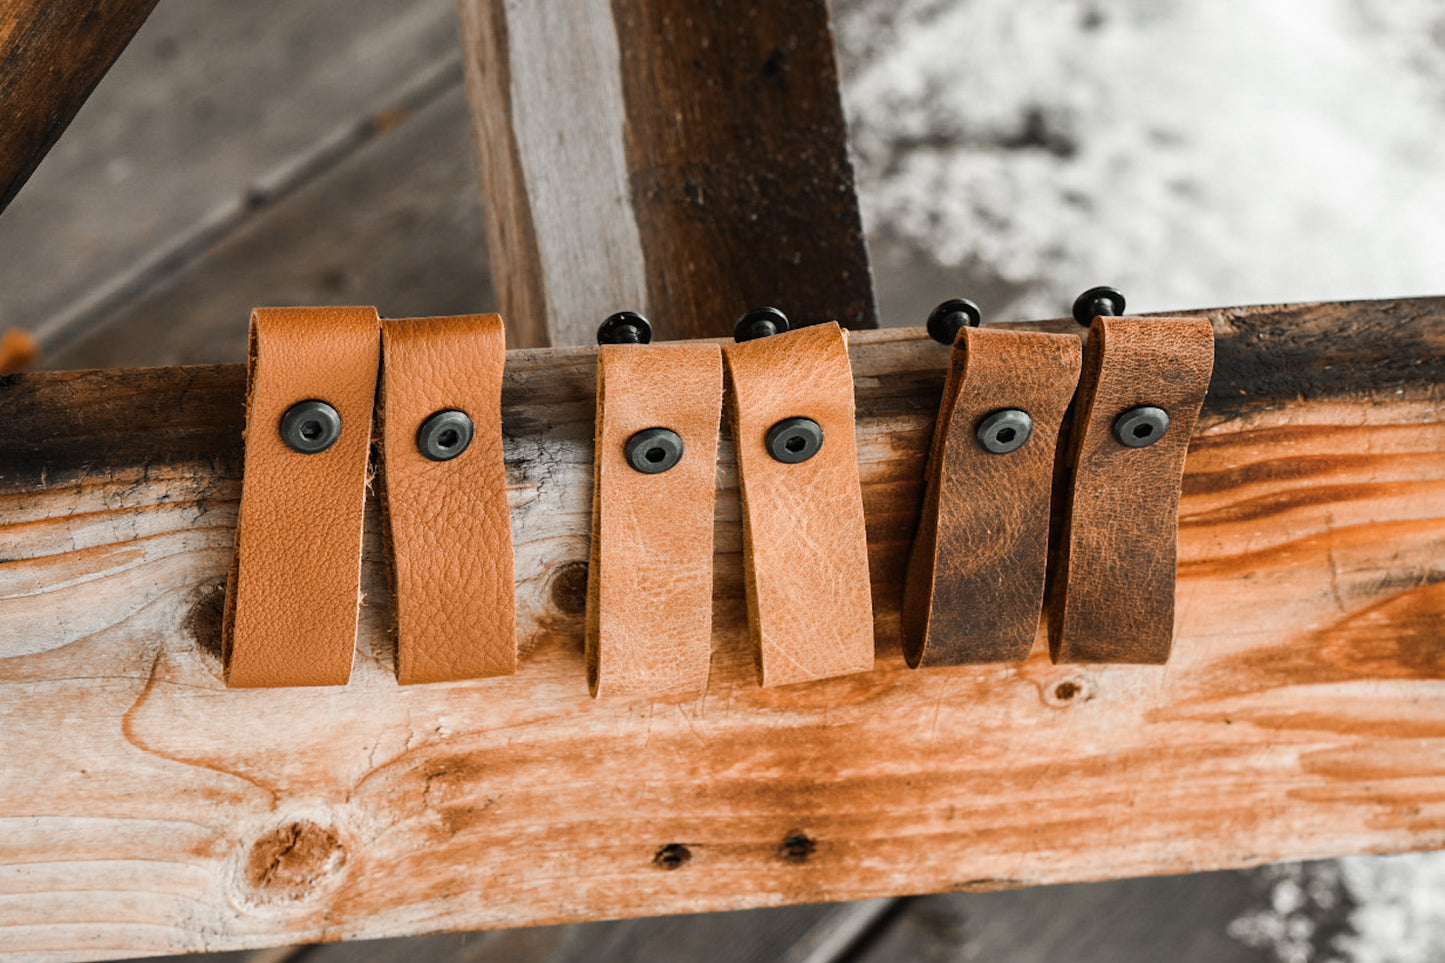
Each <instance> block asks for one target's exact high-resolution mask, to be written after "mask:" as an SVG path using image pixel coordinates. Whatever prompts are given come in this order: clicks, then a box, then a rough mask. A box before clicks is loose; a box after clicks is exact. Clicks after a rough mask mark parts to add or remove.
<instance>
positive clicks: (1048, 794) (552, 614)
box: [0, 299, 1445, 961]
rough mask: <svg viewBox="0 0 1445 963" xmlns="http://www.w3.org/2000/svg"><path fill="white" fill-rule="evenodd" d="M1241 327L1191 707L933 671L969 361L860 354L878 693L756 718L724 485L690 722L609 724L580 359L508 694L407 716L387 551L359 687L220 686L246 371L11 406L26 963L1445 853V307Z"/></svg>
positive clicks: (804, 691)
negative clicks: (1434, 850)
mask: <svg viewBox="0 0 1445 963" xmlns="http://www.w3.org/2000/svg"><path fill="white" fill-rule="evenodd" d="M1209 315H1210V317H1211V318H1212V319H1213V322H1214V324H1215V330H1216V332H1217V334H1218V337H1219V342H1218V345H1219V350H1218V363H1217V366H1216V375H1215V379H1214V383H1213V387H1212V389H1211V392H1210V396H1209V400H1208V402H1207V405H1206V409H1205V414H1204V416H1203V419H1202V422H1201V428H1200V431H1199V433H1198V434H1197V436H1196V439H1195V441H1194V444H1193V446H1192V449H1191V452H1190V457H1189V464H1188V470H1187V473H1186V477H1185V482H1184V499H1183V504H1182V508H1181V513H1182V524H1181V529H1180V552H1179V561H1180V568H1179V575H1180V581H1179V604H1178V632H1177V641H1176V645H1175V651H1174V655H1173V658H1172V659H1171V660H1170V662H1169V664H1168V665H1167V666H1077V665H1052V664H1050V662H1049V660H1048V656H1047V654H1046V646H1045V645H1044V643H1043V640H1042V638H1041V639H1040V641H1039V642H1038V643H1037V644H1036V646H1035V649H1034V653H1033V655H1032V657H1031V658H1030V660H1029V661H1028V662H1027V663H1025V664H1023V665H990V666H960V667H956V668H947V669H930V670H920V671H911V670H909V669H908V668H907V667H906V666H905V664H904V662H903V659H902V657H901V654H900V652H899V646H898V640H897V619H898V615H897V600H898V595H899V592H900V585H899V578H900V575H901V573H902V569H903V562H904V560H905V558H906V553H907V549H908V540H909V538H910V536H911V533H912V529H913V525H914V515H915V512H916V510H917V504H918V497H919V492H920V487H921V479H922V470H923V460H924V457H925V449H926V445H927V441H928V438H929V433H930V428H931V421H932V416H933V412H934V410H935V407H936V405H937V403H938V396H939V392H940V390H941V386H942V379H943V371H944V365H945V357H946V351H945V349H944V348H943V347H941V346H939V345H937V344H934V343H932V342H930V341H928V340H926V339H925V338H923V337H922V335H921V332H919V331H918V330H916V329H914V330H889V331H879V332H864V333H861V334H859V335H857V336H856V337H855V339H854V341H855V343H854V346H853V357H854V363H855V366H856V378H857V387H858V402H859V451H860V465H861V471H862V477H863V481H864V486H865V504H866V508H867V513H868V531H869V543H870V544H869V548H870V559H871V571H872V578H873V589H874V599H875V603H876V606H877V623H876V630H877V653H878V662H877V665H876V667H875V668H874V670H873V671H872V672H868V673H863V674H860V675H857V676H852V677H847V678H841V679H836V680H831V681H824V682H819V683H814V684H806V685H800V686H794V687H785V688H781V689H770V690H762V689H759V688H758V687H757V685H756V682H755V678H754V673H753V669H752V665H751V658H752V656H751V653H750V651H749V647H748V642H747V633H746V625H745V606H744V604H743V600H742V564H741V556H740V548H741V546H740V540H741V539H740V534H739V529H738V506H737V501H736V478H735V475H734V473H733V469H732V465H733V462H732V457H731V451H730V448H729V447H728V446H726V445H725V446H724V447H723V470H722V478H723V481H722V485H721V490H720V492H719V498H718V512H717V540H716V545H717V558H716V566H717V573H718V576H717V580H716V586H715V598H714V612H715V623H716V629H715V637H714V658H713V667H712V678H711V680H710V683H709V686H708V690H707V692H706V694H705V695H703V696H701V697H697V698H680V697H669V698H659V699H648V698H635V699H605V698H604V699H602V700H598V701H593V700H592V699H590V698H589V697H588V695H587V686H586V679H585V671H584V666H583V654H582V628H583V626H582V621H583V619H582V610H583V601H584V597H585V584H586V561H585V560H586V558H587V554H588V535H587V526H588V519H589V517H590V515H589V499H590V482H591V465H590V456H591V452H590V444H591V437H592V418H593V412H592V400H593V385H592V371H593V351H592V350H590V349H585V348H573V349H554V350H542V351H518V352H513V353H512V354H511V356H510V357H509V368H508V374H507V384H506V391H505V397H504V412H503V415H504V421H505V426H506V430H507V457H508V463H509V473H510V478H511V486H512V499H513V526H514V528H513V532H514V537H515V539H516V544H517V562H518V565H517V573H518V612H519V618H520V623H519V633H520V640H521V652H522V659H521V664H520V668H519V671H518V673H517V674H516V675H515V676H513V677H510V678H505V679H493V680H487V681H483V682H477V683H458V684H449V685H433V686H416V687H410V688H401V687H398V686H397V685H396V683H395V681H394V678H393V676H392V672H391V660H392V643H391V641H390V636H389V632H388V628H387V626H388V625H389V623H390V603H389V600H388V598H387V594H386V588H385V578H384V577H383V569H382V557H381V555H380V540H379V538H378V537H377V532H378V525H377V521H378V520H377V518H376V517H375V516H374V515H373V517H372V518H371V521H370V528H369V531H368V541H367V555H366V558H367V564H366V571H365V588H366V605H365V606H364V609H363V615H362V620H361V629H360V639H359V655H358V660H357V667H356V673H355V678H354V681H353V682H352V684H351V685H350V686H348V687H345V688H338V689H313V690H274V691H262V690H251V691H228V690H227V689H226V688H225V687H224V685H223V684H222V681H221V675H220V662H219V642H218V623H219V618H220V603H221V599H222V592H223V590H222V586H223V583H224V580H225V574H226V565H227V560H228V558H229V554H230V546H231V539H232V525H233V524H234V521H235V513H236V500H237V495H238V493H239V478H238V476H237V467H238V464H239V455H240V429H241V421H242V396H243V389H244V384H243V381H244V372H243V370H242V368H241V367H240V366H227V367H198V368H178V369H152V370H132V371H91V372H62V373H50V374H34V375H13V376H9V377H6V378H0V424H3V425H4V426H5V431H4V432H3V433H0V523H3V525H0V560H3V561H0V626H3V630H0V959H24V960H28V961H33V960H61V959H67V960H69V959H76V958H77V957H85V958H88V959H98V958H102V957H106V956H111V957H118V956H132V955H142V954H147V953H161V952H179V951H183V950H196V949H202V948H208V949H230V948H241V947H249V946H260V945H266V944H279V943H287V942H297V941H303V940H336V939H352V938H363V937H379V936H387V935H401V934H409V933H419V932H425V931H436V930H446V929H466V928H487V927H500V926H516V925H524V924H533V923H545V922H560V921H570V920H580V919H595V918H603V917H622V916H637V915H647V914H655V913H676V912H692V911H701V910H713V909H727V908H741V907H748V906H764V905H777V904H783V903H796V902H817V901H828V900H844V899H855V898H861V897H869V896H878V895H885V894H897V893H910V892H911V893H917V892H928V891H942V890H955V889H988V888H999V887H1010V886H1023V885H1029V884H1034V883H1054V882H1063V881H1068V880H1085V879H1098V878H1103V877H1118V876H1130V875H1139V874H1151V873H1174V872H1185V871H1193V870H1200V869H1208V868H1219V867H1231V866H1246V865H1253V864H1259V863H1265V862H1270V861H1274V860H1279V859H1287V858H1302V857H1314V856H1326V855H1332V854H1341V853H1349V852H1390V851H1400V850H1408V849H1422V848H1431V847H1440V846H1445V638H1442V626H1445V566H1442V564H1441V559H1442V558H1445V299H1428V300H1412V301H1393V302H1369V303H1356V304H1344V305H1315V306H1298V307H1283V308H1248V309H1230V310H1222V311H1215V312H1209ZM1040 326H1041V327H1047V328H1052V329H1056V330H1070V329H1071V326H1072V322H1053V323H1048V324H1044V325H1040Z"/></svg>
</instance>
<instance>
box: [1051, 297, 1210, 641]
mask: <svg viewBox="0 0 1445 963" xmlns="http://www.w3.org/2000/svg"><path fill="white" fill-rule="evenodd" d="M1213 368H1214V331H1213V328H1212V327H1211V326H1210V323H1209V321H1208V320H1207V319H1196V318H1113V317H1100V318H1096V319H1095V320H1094V323H1093V325H1092V326H1091V327H1090V328H1089V340H1088V344H1087V345H1086V347H1085V349H1084V369H1083V375H1082V377H1081V378H1080V383H1079V401H1078V405H1077V411H1076V413H1075V416H1074V427H1073V437H1072V438H1071V440H1070V446H1069V459H1068V464H1069V466H1070V468H1071V471H1072V477H1071V479H1070V481H1069V492H1068V498H1067V500H1066V502H1065V511H1064V515H1063V520H1062V523H1061V531H1060V538H1059V544H1058V550H1057V553H1056V556H1055V559H1054V568H1055V571H1054V574H1053V577H1052V584H1051V587H1050V593H1049V594H1050V598H1049V649H1050V652H1051V654H1052V655H1053V658H1054V661H1055V662H1135V663H1162V662H1164V661H1165V660H1167V659H1168V658H1169V649H1170V646H1171V645H1172V641H1173V636H1174V575H1175V553H1176V550H1177V541H1178V527H1179V486H1180V483H1181V481H1182V479H1183V474H1184V458H1185V455H1186V453H1187V452H1188V448H1189V439H1190V436H1191V435H1192V434H1193V433H1194V425H1195V422H1196V421H1197V420H1198V417H1199V409H1200V406H1201V405H1203V403H1204V395H1205V392H1206V391H1207V390H1208V388H1209V377H1210V374H1211V372H1212V371H1213ZM1137 406H1152V407H1156V408H1161V409H1163V410H1164V411H1165V412H1166V413H1167V414H1168V416H1169V426H1168V429H1167V431H1165V432H1164V434H1163V436H1162V437H1160V438H1159V440H1158V441H1155V442H1154V443H1153V444H1150V445H1149V446H1148V447H1143V448H1132V447H1128V446H1126V445H1124V444H1123V443H1121V442H1120V441H1119V440H1118V438H1117V437H1116V436H1115V423H1116V422H1117V421H1118V419H1119V416H1120V415H1122V414H1124V413H1125V412H1127V411H1130V410H1131V409H1134V408H1136V407H1137ZM1141 430H1142V429H1141Z"/></svg>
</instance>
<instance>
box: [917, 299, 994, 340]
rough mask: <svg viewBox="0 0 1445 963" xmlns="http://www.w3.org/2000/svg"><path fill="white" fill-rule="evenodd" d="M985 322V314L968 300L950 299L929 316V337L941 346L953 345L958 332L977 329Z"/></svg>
mask: <svg viewBox="0 0 1445 963" xmlns="http://www.w3.org/2000/svg"><path fill="white" fill-rule="evenodd" d="M982 320H983V312H982V311H980V310H979V309H978V305H976V304H974V303H973V302H972V301H970V300H969V299H968V298H949V299H948V300H947V301H944V302H943V303H942V304H940V305H939V306H938V307H936V308H934V309H933V312H932V313H931V314H929V316H928V336H929V337H930V338H932V339H933V340H934V341H937V342H938V343H939V344H949V345H951V344H953V342H955V341H957V340H958V332H960V331H962V330H963V329H964V328H976V327H978V325H979V322H981V321H982Z"/></svg>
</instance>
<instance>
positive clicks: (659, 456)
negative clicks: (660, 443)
mask: <svg viewBox="0 0 1445 963" xmlns="http://www.w3.org/2000/svg"><path fill="white" fill-rule="evenodd" d="M642 457H643V458H646V459H647V460H648V461H650V462H651V463H652V464H654V465H657V464H661V463H662V460H663V459H664V458H666V457H667V452H665V451H663V450H662V449H661V448H649V449H647V453H646V454H644V455H643V456H642Z"/></svg>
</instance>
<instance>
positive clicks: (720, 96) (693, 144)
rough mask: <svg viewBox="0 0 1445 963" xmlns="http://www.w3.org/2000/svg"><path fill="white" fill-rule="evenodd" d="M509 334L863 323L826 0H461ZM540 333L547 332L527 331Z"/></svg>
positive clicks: (866, 299)
mask: <svg viewBox="0 0 1445 963" xmlns="http://www.w3.org/2000/svg"><path fill="white" fill-rule="evenodd" d="M458 9H459V11H460V13H461V19H462V25H463V31H462V32H463V38H464V46H465V47H466V49H467V68H468V71H467V72H468V78H469V80H470V88H471V93H472V110H473V115H474V123H475V127H476V130H477V133H478V140H479V144H480V149H481V154H480V157H481V163H480V172H481V179H482V185H483V189H484V202H485V203H484V206H485V209H486V216H487V225H488V237H489V239H490V248H491V251H492V252H493V261H492V276H493V278H494V280H495V283H496V284H497V287H498V290H499V292H500V294H501V305H502V307H501V310H502V314H503V315H504V316H505V317H506V318H507V319H508V321H509V323H511V324H512V325H513V337H512V341H513V343H516V344H527V343H529V340H528V339H530V343H537V344H541V343H550V344H557V345H561V344H588V343H591V342H592V340H593V338H594V336H595V331H596V327H597V324H598V323H599V321H600V320H601V319H602V318H604V317H606V316H607V315H608V314H610V313H612V312H613V311H615V310H620V309H623V308H631V309H637V310H642V311H643V312H645V313H647V314H649V315H650V316H652V318H653V320H654V321H655V322H657V323H658V325H659V328H658V333H659V336H660V337H664V338H686V337H712V336H718V335H723V334H727V333H730V331H731V327H732V324H733V322H734V321H735V320H736V319H737V317H738V316H739V315H740V314H741V313H742V312H743V311H745V310H746V309H748V308H750V307H756V306H758V305H760V304H768V303H771V304H776V305H777V306H778V307H781V308H782V309H783V310H784V311H786V312H788V313H789V315H790V316H791V317H792V318H794V320H796V321H799V322H804V323H809V322H817V321H830V320H837V321H839V322H841V323H842V324H844V325H845V326H847V327H876V326H877V323H878V322H877V312H876V310H875V308H874V299H873V288H872V277H871V274H870V271H869V268H868V259H867V251H866V249H865V247H864V243H863V234H862V226H861V220H860V217H859V213H858V202H857V196H856V193H855V191H854V186H853V171H852V167H851V164H850V162H849V159H848V151H847V126H846V124H845V122H844V119H843V109H842V104H841V101H840V99H839V93H838V73H837V65H836V62H835V57H834V51H833V37H832V31H831V27H830V24H829V19H828V6H827V3H826V0H802V2H795V3H790V4H768V3H761V2H754V0H749V2H746V3H742V4H738V3H723V2H721V0H708V2H705V3H695V2H680V0H664V2H656V0H567V2H565V3H564V2H556V3H549V4H516V3H503V2H501V0H458ZM543 338H545V339H547V340H545V341H544V340H543Z"/></svg>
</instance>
